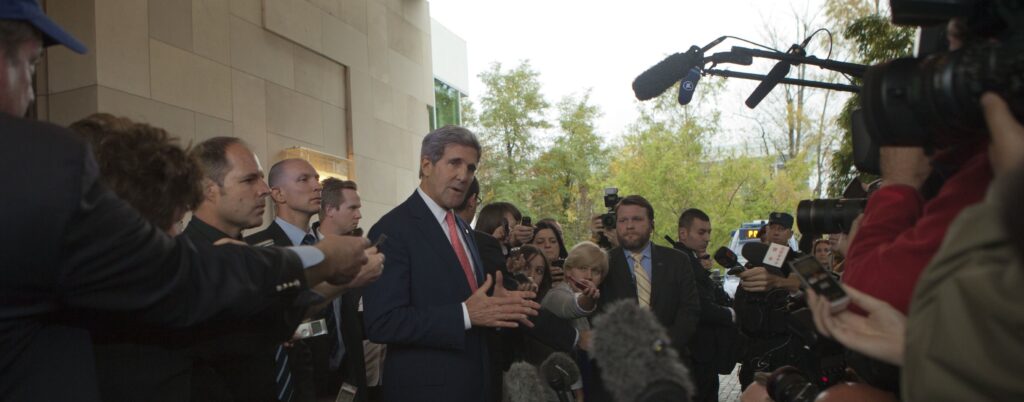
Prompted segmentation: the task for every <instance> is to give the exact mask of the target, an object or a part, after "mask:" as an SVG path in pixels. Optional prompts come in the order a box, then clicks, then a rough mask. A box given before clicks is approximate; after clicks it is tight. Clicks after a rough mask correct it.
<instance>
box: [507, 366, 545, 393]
mask: <svg viewBox="0 0 1024 402" xmlns="http://www.w3.org/2000/svg"><path fill="white" fill-rule="evenodd" d="M503 383H504V387H505V394H506V395H508V397H509V401H510V402H547V401H548V399H549V398H547V395H548V392H550V391H548V392H546V391H545V387H544V386H543V385H542V384H541V382H540V376H539V375H538V374H537V369H536V368H535V367H533V366H532V365H530V364H529V363H526V362H516V363H512V366H511V367H509V369H508V371H507V372H505V377H504V381H503Z"/></svg>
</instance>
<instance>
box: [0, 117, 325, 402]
mask: <svg viewBox="0 0 1024 402" xmlns="http://www.w3.org/2000/svg"><path fill="white" fill-rule="evenodd" d="M0 171H3V172H5V173H4V174H3V176H2V177H0V184H2V186H3V188H6V189H9V190H10V191H8V192H6V193H5V195H4V197H2V198H0V222H3V226H2V229H0V244H3V249H4V263H3V264H0V278H3V280H0V395H3V399H4V400H5V401H58V400H74V401H97V400H99V395H98V391H97V385H96V374H95V364H94V361H93V348H92V343H91V337H90V333H89V330H88V329H86V328H87V326H86V324H87V323H97V324H96V325H102V326H104V327H107V328H111V327H130V326H134V325H140V324H141V325H156V326H164V327H188V326H191V325H195V324H197V323H201V322H204V321H208V320H215V319H230V318H239V317H247V316H251V315H253V314H256V313H257V312H259V311H261V310H263V309H264V308H267V307H268V306H271V305H273V304H275V303H280V302H282V301H285V302H288V299H287V298H288V296H289V295H292V297H294V295H297V294H298V290H300V289H303V288H305V275H304V274H303V271H302V263H301V261H300V260H299V258H298V257H297V256H296V255H295V254H294V253H292V252H289V251H285V250H280V249H262V250H256V249H252V248H249V247H239V246H223V247H217V248H213V247H205V246H202V245H196V244H193V243H192V242H191V241H190V240H189V239H188V238H186V237H182V236H179V237H178V238H171V237H169V236H167V235H166V234H165V233H163V231H161V230H160V229H158V228H156V227H153V226H152V225H150V224H149V223H148V222H147V221H146V220H144V219H143V218H142V217H141V216H139V214H138V212H136V211H135V210H134V209H132V208H131V207H130V206H128V204H126V203H124V202H123V201H121V200H120V199H118V198H117V197H116V196H115V195H114V194H113V193H111V192H110V191H109V190H108V189H107V188H106V187H105V186H103V185H102V184H100V183H99V171H98V169H97V166H96V162H95V161H94V160H93V158H92V155H91V152H90V151H89V149H88V147H87V146H86V145H85V144H84V143H83V142H82V141H81V140H79V139H78V138H76V137H75V136H74V134H71V133H70V132H68V131H67V130H65V129H63V128H60V127H57V126H54V125H50V124H45V123H38V122H31V121H27V120H22V119H17V118H13V117H10V116H7V115H4V114H0ZM18 172H31V173H30V174H19V173H18ZM41 177H45V178H46V179H45V180H40V178H41ZM284 283H298V284H300V285H301V286H297V287H289V288H288V289H286V290H284V291H278V290H277V289H276V288H277V287H278V286H280V285H281V284H284Z"/></svg>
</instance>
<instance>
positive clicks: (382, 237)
mask: <svg viewBox="0 0 1024 402" xmlns="http://www.w3.org/2000/svg"><path fill="white" fill-rule="evenodd" d="M387 239H388V235H386V234H383V233H381V234H380V236H377V241H375V242H373V245H372V246H370V247H379V246H380V245H381V244H384V240H387ZM378 250H379V248H378Z"/></svg>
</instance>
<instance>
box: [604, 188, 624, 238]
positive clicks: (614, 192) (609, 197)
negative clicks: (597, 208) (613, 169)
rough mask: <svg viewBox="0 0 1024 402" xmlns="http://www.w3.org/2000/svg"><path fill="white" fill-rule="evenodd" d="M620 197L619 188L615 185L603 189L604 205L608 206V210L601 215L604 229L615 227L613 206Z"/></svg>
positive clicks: (617, 202)
mask: <svg viewBox="0 0 1024 402" xmlns="http://www.w3.org/2000/svg"><path fill="white" fill-rule="evenodd" d="M620 200H622V197H619V189H618V188H615V187H608V188H606V189H604V207H605V208H608V212H607V213H605V214H603V215H601V225H602V226H604V227H605V229H615V221H616V220H617V219H616V217H615V206H616V205H618V204H619V201H620Z"/></svg>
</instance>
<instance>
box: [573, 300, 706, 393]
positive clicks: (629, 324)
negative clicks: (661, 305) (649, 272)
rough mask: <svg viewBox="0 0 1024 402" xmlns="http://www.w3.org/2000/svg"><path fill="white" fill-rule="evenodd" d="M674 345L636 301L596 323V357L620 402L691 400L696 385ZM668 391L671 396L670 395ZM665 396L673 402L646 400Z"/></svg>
mask: <svg viewBox="0 0 1024 402" xmlns="http://www.w3.org/2000/svg"><path fill="white" fill-rule="evenodd" d="M669 339H670V338H669V337H668V333H667V332H666V331H665V327H663V326H661V324H659V323H658V321H657V320H656V319H655V318H654V314H653V313H651V312H650V311H649V310H647V309H642V308H640V306H638V305H637V304H636V303H635V302H633V301H632V300H622V301H617V302H614V303H612V304H611V305H610V306H609V307H608V310H607V312H606V313H604V314H601V315H599V316H598V317H596V318H595V319H594V342H593V345H594V346H593V356H594V359H595V360H596V361H597V365H598V367H599V368H600V369H601V379H602V380H603V381H604V385H605V388H607V389H608V391H609V392H610V393H611V394H612V396H613V397H614V399H615V400H617V401H631V402H633V401H635V402H647V401H654V400H658V401H662V402H669V401H680V402H682V401H689V400H690V396H692V395H693V384H692V383H691V382H690V373H689V370H687V369H686V367H684V366H683V364H682V363H681V362H680V361H679V355H678V354H677V353H676V351H675V349H673V348H672V346H671V344H670V340H669ZM680 347H686V345H680ZM666 388H668V389H671V392H665V390H666ZM664 395H672V396H671V397H670V398H662V399H643V398H641V397H647V396H652V397H653V396H659V397H660V396H664Z"/></svg>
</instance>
